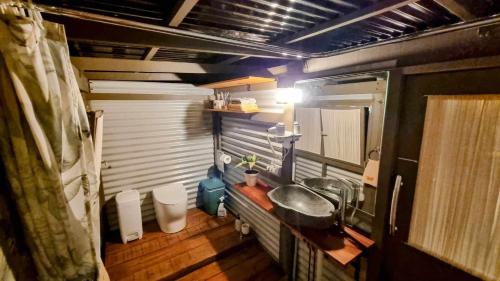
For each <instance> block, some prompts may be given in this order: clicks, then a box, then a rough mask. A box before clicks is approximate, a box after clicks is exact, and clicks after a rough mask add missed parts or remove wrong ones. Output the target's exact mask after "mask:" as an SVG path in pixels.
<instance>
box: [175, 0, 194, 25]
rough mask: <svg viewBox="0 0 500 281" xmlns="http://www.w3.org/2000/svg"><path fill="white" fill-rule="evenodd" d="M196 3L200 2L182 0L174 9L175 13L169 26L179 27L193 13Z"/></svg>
mask: <svg viewBox="0 0 500 281" xmlns="http://www.w3.org/2000/svg"><path fill="white" fill-rule="evenodd" d="M196 3H198V0H180V1H179V3H178V5H177V6H176V7H175V9H174V13H173V15H172V18H171V19H170V22H169V23H168V25H169V26H172V27H178V26H179V25H180V24H181V23H182V21H183V20H184V18H185V17H186V16H187V15H188V14H189V12H191V10H192V9H193V8H194V6H195V5H196Z"/></svg>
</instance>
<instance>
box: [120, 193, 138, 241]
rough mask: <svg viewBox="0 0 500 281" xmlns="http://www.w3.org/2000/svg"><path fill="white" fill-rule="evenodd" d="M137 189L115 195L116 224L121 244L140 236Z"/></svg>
mask: <svg viewBox="0 0 500 281" xmlns="http://www.w3.org/2000/svg"><path fill="white" fill-rule="evenodd" d="M140 202H141V201H140V196H139V191H137V190H135V189H132V190H127V191H122V192H120V193H118V194H117V195H116V208H117V211H118V224H119V226H120V235H121V237H122V242H123V244H127V241H132V240H135V239H141V238H142V217H141V205H140Z"/></svg>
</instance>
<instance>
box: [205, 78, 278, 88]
mask: <svg viewBox="0 0 500 281" xmlns="http://www.w3.org/2000/svg"><path fill="white" fill-rule="evenodd" d="M274 81H276V79H274V78H267V77H258V76H246V77H242V78H237V79H231V80H225V81H220V82H215V83H210V84H205V85H201V86H199V87H203V88H209V89H222V88H229V87H236V86H243V85H251V84H259V83H266V82H274Z"/></svg>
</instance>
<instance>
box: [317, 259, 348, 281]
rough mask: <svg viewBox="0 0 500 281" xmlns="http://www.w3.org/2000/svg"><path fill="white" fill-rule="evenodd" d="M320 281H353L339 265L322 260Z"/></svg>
mask: <svg viewBox="0 0 500 281" xmlns="http://www.w3.org/2000/svg"><path fill="white" fill-rule="evenodd" d="M320 281H354V277H353V276H351V275H349V274H348V273H347V272H346V271H345V269H344V268H343V267H342V266H341V265H339V264H335V263H333V262H332V261H330V260H328V259H326V258H324V259H323V268H322V272H321V280H320Z"/></svg>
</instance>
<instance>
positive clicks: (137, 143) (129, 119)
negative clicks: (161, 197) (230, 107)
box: [90, 83, 214, 229]
mask: <svg viewBox="0 0 500 281" xmlns="http://www.w3.org/2000/svg"><path fill="white" fill-rule="evenodd" d="M154 84H156V85H155V87H159V88H162V85H158V83H154ZM162 84H163V89H164V90H166V91H168V89H169V86H170V85H171V84H167V83H162ZM93 86H94V87H95V84H94V85H93ZM106 86H107V87H109V88H112V86H109V85H106ZM146 86H150V85H145V86H143V87H142V88H141V85H140V84H139V85H137V83H136V84H135V85H132V86H131V87H130V88H131V89H123V85H121V87H122V88H120V91H122V92H125V93H127V92H130V91H134V93H144V92H146V93H148V92H149V91H150V89H149V88H148V87H146ZM174 87H175V88H176V89H179V86H178V85H176V86H174ZM94 89H95V88H94ZM186 89H189V87H186ZM99 91H100V92H103V89H102V88H101V89H99V88H98V90H96V92H99ZM110 91H112V89H109V91H108V89H107V90H106V91H105V92H110ZM177 94H179V93H177ZM187 94H189V95H191V94H192V93H191V92H190V91H188V90H186V91H185V92H184V95H187ZM201 94H202V93H201ZM199 95H200V92H198V95H196V94H194V95H193V99H192V100H176V99H173V100H150V101H145V100H93V101H91V102H90V105H91V107H92V109H93V110H103V111H104V115H105V121H104V135H103V161H106V162H107V164H108V166H109V168H107V169H106V167H103V170H102V180H103V187H104V195H105V200H106V202H107V203H106V211H107V215H108V221H109V223H110V227H111V229H115V228H117V214H116V205H115V200H114V196H115V195H116V194H117V193H118V192H120V191H122V190H127V189H137V190H139V192H140V194H141V210H142V217H143V221H149V220H153V219H154V218H155V213H154V207H153V202H152V197H151V190H153V189H154V188H156V187H159V186H162V185H165V184H168V183H173V182H182V183H183V185H184V186H185V188H186V190H187V192H188V200H189V201H188V204H189V208H193V207H195V206H196V201H197V191H198V182H199V181H200V180H202V179H204V178H206V177H207V172H208V171H209V169H210V168H211V167H212V166H213V161H214V155H213V151H214V150H213V149H214V143H213V135H212V120H211V118H209V115H208V116H207V114H205V113H203V111H202V109H203V100H202V99H200V96H199Z"/></svg>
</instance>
